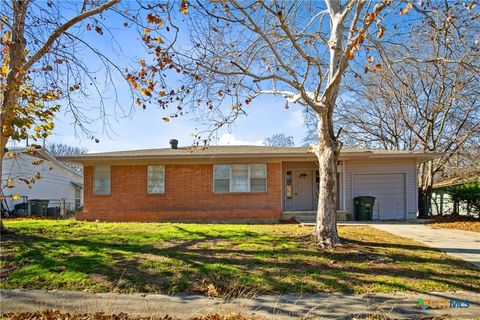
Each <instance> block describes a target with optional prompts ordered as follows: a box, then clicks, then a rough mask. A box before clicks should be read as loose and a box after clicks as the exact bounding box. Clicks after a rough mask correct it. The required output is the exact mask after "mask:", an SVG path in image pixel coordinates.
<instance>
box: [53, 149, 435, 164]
mask: <svg viewBox="0 0 480 320" xmlns="http://www.w3.org/2000/svg"><path fill="white" fill-rule="evenodd" d="M341 155H345V156H347V155H365V156H368V155H370V156H377V157H382V156H388V157H391V156H410V157H429V158H432V157H433V158H434V157H438V156H439V155H440V154H437V153H426V152H423V151H388V150H367V149H343V150H342V151H341ZM309 156H310V157H314V155H313V153H312V151H311V149H310V148H309V147H270V146H250V145H243V146H208V147H179V148H178V149H171V148H158V149H142V150H128V151H113V152H100V153H86V154H80V155H75V156H65V157H58V159H59V160H61V161H76V162H82V161H88V160H107V159H109V160H114V159H151V158H169V159H175V158H179V159H180V158H181V159H185V158H192V159H193V158H222V157H309Z"/></svg>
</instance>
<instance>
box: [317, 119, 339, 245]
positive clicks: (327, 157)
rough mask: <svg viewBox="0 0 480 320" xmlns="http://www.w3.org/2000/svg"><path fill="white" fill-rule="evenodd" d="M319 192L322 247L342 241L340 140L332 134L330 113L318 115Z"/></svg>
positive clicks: (318, 211)
mask: <svg viewBox="0 0 480 320" xmlns="http://www.w3.org/2000/svg"><path fill="white" fill-rule="evenodd" d="M317 131H318V147H317V149H316V155H317V157H318V162H319V178H320V181H319V190H318V191H319V192H318V208H317V223H316V227H315V237H316V241H317V242H318V244H319V245H320V246H322V247H331V246H334V245H335V244H337V243H339V242H340V238H339V237H338V232H337V222H336V211H337V161H338V156H339V153H340V150H339V147H338V142H337V141H336V139H335V137H333V136H332V130H331V128H330V125H329V121H328V114H322V115H318V129H317Z"/></svg>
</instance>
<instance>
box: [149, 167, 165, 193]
mask: <svg viewBox="0 0 480 320" xmlns="http://www.w3.org/2000/svg"><path fill="white" fill-rule="evenodd" d="M147 190H148V193H152V194H153V193H163V192H165V166H164V165H149V166H148V176H147Z"/></svg>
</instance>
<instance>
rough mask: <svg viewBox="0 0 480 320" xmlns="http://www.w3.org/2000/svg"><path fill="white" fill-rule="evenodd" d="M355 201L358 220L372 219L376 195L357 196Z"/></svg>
mask: <svg viewBox="0 0 480 320" xmlns="http://www.w3.org/2000/svg"><path fill="white" fill-rule="evenodd" d="M353 203H354V205H355V217H356V219H357V221H372V214H373V206H374V205H375V197H370V196H362V197H355V198H354V199H353Z"/></svg>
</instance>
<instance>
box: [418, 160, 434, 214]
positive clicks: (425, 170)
mask: <svg viewBox="0 0 480 320" xmlns="http://www.w3.org/2000/svg"><path fill="white" fill-rule="evenodd" d="M419 178H420V179H419V181H420V185H419V187H418V217H419V218H422V219H425V218H428V216H429V215H430V207H431V201H432V188H433V163H432V161H428V162H424V163H422V164H420V168H419Z"/></svg>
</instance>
